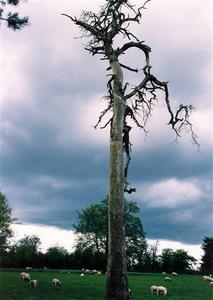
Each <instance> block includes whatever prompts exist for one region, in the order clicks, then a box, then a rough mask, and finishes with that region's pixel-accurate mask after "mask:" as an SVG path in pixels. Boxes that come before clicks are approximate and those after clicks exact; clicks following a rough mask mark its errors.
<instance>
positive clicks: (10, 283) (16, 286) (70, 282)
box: [0, 270, 213, 300]
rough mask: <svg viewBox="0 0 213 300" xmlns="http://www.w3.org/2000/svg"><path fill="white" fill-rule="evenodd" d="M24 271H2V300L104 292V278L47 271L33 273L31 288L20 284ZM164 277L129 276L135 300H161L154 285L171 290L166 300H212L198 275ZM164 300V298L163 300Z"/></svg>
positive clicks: (94, 297)
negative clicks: (34, 283) (34, 284)
mask: <svg viewBox="0 0 213 300" xmlns="http://www.w3.org/2000/svg"><path fill="white" fill-rule="evenodd" d="M20 272H21V270H0V299H1V300H68V299H69V300H101V299H103V296H104V290H105V282H106V276H105V275H98V276H96V275H86V276H84V277H80V271H75V270H71V271H69V272H68V271H59V270H47V271H44V272H41V271H36V270H32V271H30V272H29V273H30V275H31V278H32V279H37V280H38V282H39V286H38V288H36V289H33V288H29V287H28V285H27V283H26V282H21V281H20V279H19V274H20ZM55 277H56V278H59V279H60V280H61V281H62V286H59V287H53V286H52V285H51V281H52V279H53V278H55ZM164 277H165V276H164V275H161V274H143V273H130V274H129V286H130V288H131V290H132V300H150V299H159V297H158V296H156V295H151V293H150V286H151V285H163V286H166V287H167V288H168V294H167V296H166V297H163V299H168V300H170V299H171V300H213V288H212V287H211V286H209V285H208V283H207V282H206V281H203V279H202V276H199V275H178V276H175V277H174V276H173V281H172V282H165V281H164ZM160 298H161V297H160Z"/></svg>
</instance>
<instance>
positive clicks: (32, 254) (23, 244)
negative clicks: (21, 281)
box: [13, 235, 41, 267]
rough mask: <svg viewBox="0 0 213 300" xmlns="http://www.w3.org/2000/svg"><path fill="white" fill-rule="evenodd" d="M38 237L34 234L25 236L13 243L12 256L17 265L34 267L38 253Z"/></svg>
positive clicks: (39, 242)
mask: <svg viewBox="0 0 213 300" xmlns="http://www.w3.org/2000/svg"><path fill="white" fill-rule="evenodd" d="M40 245H41V241H40V238H39V237H38V236H36V235H32V236H26V237H24V238H23V239H21V240H19V241H18V242H17V244H16V245H14V249H13V252H14V257H15V258H16V264H17V265H18V266H19V267H26V266H30V267H35V266H36V265H37V259H38V255H39V246H40Z"/></svg>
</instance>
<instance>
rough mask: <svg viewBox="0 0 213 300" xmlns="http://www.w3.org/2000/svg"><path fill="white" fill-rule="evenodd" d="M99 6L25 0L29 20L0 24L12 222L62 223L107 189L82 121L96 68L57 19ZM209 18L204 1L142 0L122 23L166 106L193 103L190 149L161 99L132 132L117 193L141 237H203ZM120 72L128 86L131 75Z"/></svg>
mask: <svg viewBox="0 0 213 300" xmlns="http://www.w3.org/2000/svg"><path fill="white" fill-rule="evenodd" d="M133 2H134V3H138V4H139V3H141V1H133ZM103 3H104V1H103V0H96V1H95V0H94V1H89V0H87V1H86V0H85V1H82V0H81V1H79V0H78V1H71V0H67V1H62V0H60V1H59V0H58V1H51V0H46V1H38V0H34V1H28V2H27V3H23V4H21V6H20V12H21V13H22V14H23V15H27V16H29V18H30V23H31V25H30V26H28V27H26V28H24V29H23V30H22V31H20V32H15V33H14V32H13V31H11V30H9V29H7V28H6V27H5V26H4V24H1V27H0V34H1V72H0V82H1V106H0V113H1V123H0V130H1V132H0V163H1V165H0V173H1V174H0V175H1V191H2V192H3V193H5V194H6V196H7V198H8V199H9V201H10V204H11V206H12V207H13V209H14V215H15V216H16V217H17V218H18V219H19V221H20V222H22V223H23V224H24V225H25V224H31V225H33V226H35V225H38V224H40V225H45V226H54V227H55V228H56V229H57V228H58V230H60V229H63V230H71V229H72V224H73V223H74V222H76V220H77V214H76V211H77V210H80V209H82V208H85V207H86V206H87V205H89V204H92V203H97V202H99V201H100V200H101V199H103V198H104V197H105V196H106V195H107V193H108V159H109V155H108V151H109V130H108V129H105V130H101V129H97V130H95V129H94V127H93V126H94V125H95V123H96V122H97V120H98V116H99V113H100V111H101V110H102V109H103V108H104V107H105V106H104V105H105V103H104V99H103V98H102V97H103V96H104V95H106V82H107V77H106V74H107V73H106V67H107V64H106V62H103V61H101V60H99V57H93V56H90V55H89V53H87V52H86V51H85V50H84V46H85V45H86V40H82V39H76V38H75V37H79V36H80V35H81V32H80V31H79V28H78V27H76V26H75V25H73V24H72V23H71V22H70V21H69V20H68V19H67V18H65V17H63V16H61V13H68V14H71V15H73V16H74V15H76V16H79V15H80V14H81V11H82V9H86V10H87V9H89V10H94V11H97V10H98V9H99V6H100V5H101V4H103ZM212 15H213V10H212V5H211V1H210V0H205V1H203V0H184V1H182V0H167V1H166V0H152V1H151V2H150V3H148V5H147V9H146V10H144V12H143V22H142V23H141V25H137V26H134V28H133V31H134V33H135V34H136V35H138V37H139V38H140V39H141V40H145V42H146V44H148V45H149V46H150V47H151V48H152V52H151V65H152V70H153V73H154V74H155V75H156V76H158V77H159V79H160V80H162V81H169V89H170V101H171V104H172V107H173V108H174V109H175V108H176V107H178V105H180V104H182V103H184V104H185V103H186V104H192V105H193V106H194V107H195V111H194V113H193V115H192V122H193V124H194V130H195V132H196V133H197V134H198V137H199V143H200V145H201V147H200V151H198V148H197V147H196V146H195V145H193V144H192V142H191V137H190V134H189V133H185V134H183V136H182V138H181V139H179V140H178V143H173V141H174V138H175V136H174V133H173V132H172V130H171V128H169V126H168V125H167V123H168V121H169V115H168V113H167V111H166V107H165V102H164V99H163V97H162V96H160V97H159V102H158V104H157V105H156V107H155V110H154V111H153V114H152V118H151V119H150V121H149V123H148V125H147V129H148V135H147V137H145V136H144V134H143V132H142V131H140V130H139V129H134V130H133V133H132V138H131V142H132V144H133V146H132V161H131V165H130V169H129V181H130V182H131V185H133V186H135V187H136V189H137V193H134V194H131V196H129V195H127V199H130V200H134V201H136V202H137V204H138V206H139V207H140V211H141V218H142V221H143V225H144V230H145V232H146V234H147V238H149V239H159V240H170V241H175V242H180V243H186V244H190V245H199V244H201V243H202V239H203V237H204V236H210V235H212V212H213V205H212V196H213V192H212V179H213V178H212V162H213V156H212V153H213V152H212V150H213V149H212V145H213V143H212V142H213V125H212V113H213V110H212V96H213V93H212V79H213V78H212V37H213V35H212V27H211V25H212V20H213V18H212ZM121 42H122V41H121ZM143 61H144V58H143V57H142V56H141V53H140V52H133V53H131V55H128V56H126V57H122V62H124V63H126V64H130V65H131V66H132V67H138V68H140V67H141V68H142V67H143ZM129 62H130V63H129ZM125 76H128V77H127V78H128V80H129V81H130V80H133V81H131V84H132V85H134V84H136V83H137V80H139V79H140V78H135V76H129V75H128V74H126V73H125ZM24 225H23V226H24ZM44 228H48V227H44Z"/></svg>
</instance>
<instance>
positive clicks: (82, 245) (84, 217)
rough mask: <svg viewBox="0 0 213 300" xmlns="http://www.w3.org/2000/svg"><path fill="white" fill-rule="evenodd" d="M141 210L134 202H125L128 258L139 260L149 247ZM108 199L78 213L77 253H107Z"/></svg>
mask: <svg viewBox="0 0 213 300" xmlns="http://www.w3.org/2000/svg"><path fill="white" fill-rule="evenodd" d="M139 212H140V210H139V208H138V206H137V204H136V203H135V202H133V201H127V200H125V202H124V224H125V236H126V246H127V256H128V257H129V258H131V260H133V257H135V259H137V258H138V256H139V255H141V254H142V252H144V250H145V249H146V247H147V243H146V240H145V234H144V230H143V225H142V222H141V219H140V217H139V216H138V214H139ZM107 215H108V198H106V199H104V200H102V201H101V202H100V203H98V204H92V205H89V206H88V207H87V208H85V209H83V210H81V211H80V212H78V222H77V223H76V224H74V228H75V232H76V233H77V246H76V250H77V251H82V252H84V251H88V250H89V251H90V252H92V253H104V254H106V253H107V244H108V240H107V233H108V218H107Z"/></svg>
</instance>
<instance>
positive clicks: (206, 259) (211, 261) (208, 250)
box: [201, 236, 213, 274]
mask: <svg viewBox="0 0 213 300" xmlns="http://www.w3.org/2000/svg"><path fill="white" fill-rule="evenodd" d="M201 248H202V249H203V251H204V255H203V256H202V259H201V260H202V263H201V271H202V272H205V273H207V274H212V273H213V237H207V236H206V237H204V239H203V243H202V245H201Z"/></svg>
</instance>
